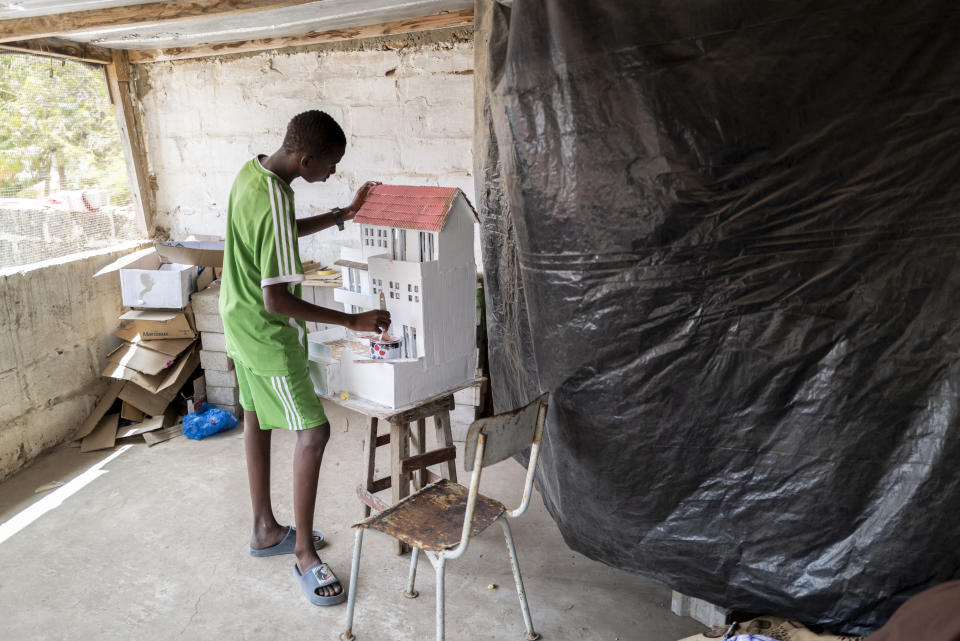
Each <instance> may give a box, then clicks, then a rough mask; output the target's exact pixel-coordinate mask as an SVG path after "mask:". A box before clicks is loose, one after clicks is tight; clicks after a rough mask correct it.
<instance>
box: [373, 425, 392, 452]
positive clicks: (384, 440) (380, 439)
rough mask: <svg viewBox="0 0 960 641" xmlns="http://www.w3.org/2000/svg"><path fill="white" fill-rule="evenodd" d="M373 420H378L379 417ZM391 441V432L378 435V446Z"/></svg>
mask: <svg viewBox="0 0 960 641" xmlns="http://www.w3.org/2000/svg"><path fill="white" fill-rule="evenodd" d="M371 420H374V421H375V420H377V419H376V418H373V419H371ZM389 442H390V435H389V434H381V435H380V436H378V437H377V447H380V446H381V445H386V444H387V443H389Z"/></svg>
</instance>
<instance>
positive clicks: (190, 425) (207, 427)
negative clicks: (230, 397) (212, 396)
mask: <svg viewBox="0 0 960 641" xmlns="http://www.w3.org/2000/svg"><path fill="white" fill-rule="evenodd" d="M237 423H239V421H238V420H237V417H236V416H234V415H233V414H231V413H230V412H228V411H227V410H222V409H220V408H219V407H216V406H214V405H211V404H210V403H203V404H202V405H201V406H200V411H199V412H194V413H191V414H187V415H186V416H184V417H183V435H184V436H186V437H187V438H192V439H197V440H200V439H202V438H206V437H208V436H211V435H213V434H216V433H217V432H222V431H224V430H232V429H233V428H235V427H236V426H237Z"/></svg>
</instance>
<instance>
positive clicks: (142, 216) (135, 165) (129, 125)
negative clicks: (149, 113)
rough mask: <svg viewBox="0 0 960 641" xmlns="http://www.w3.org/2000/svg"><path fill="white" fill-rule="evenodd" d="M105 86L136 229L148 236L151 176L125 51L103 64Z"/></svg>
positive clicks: (151, 204)
mask: <svg viewBox="0 0 960 641" xmlns="http://www.w3.org/2000/svg"><path fill="white" fill-rule="evenodd" d="M105 69H106V73H107V88H108V89H109V91H110V100H111V101H112V102H113V107H114V110H115V111H116V114H117V127H118V128H119V130H120V146H121V147H122V149H123V158H124V160H125V161H126V163H127V180H128V182H129V183H130V195H131V197H132V198H133V204H134V208H135V210H136V212H137V231H139V232H140V234H141V235H142V236H143V237H147V236H148V235H149V230H150V226H151V224H152V222H153V202H154V199H153V191H152V190H151V189H150V176H149V172H148V170H147V154H146V152H145V151H144V147H143V141H142V139H141V137H140V132H139V131H138V129H137V125H136V119H135V117H134V112H133V101H132V99H131V97H130V63H129V61H128V58H127V52H126V51H120V50H117V51H114V52H113V60H112V62H111V63H110V64H108V65H107V66H106V67H105Z"/></svg>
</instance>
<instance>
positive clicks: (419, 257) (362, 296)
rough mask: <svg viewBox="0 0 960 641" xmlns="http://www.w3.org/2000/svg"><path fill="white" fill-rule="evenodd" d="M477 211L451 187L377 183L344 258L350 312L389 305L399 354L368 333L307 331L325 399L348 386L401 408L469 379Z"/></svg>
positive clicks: (343, 295) (342, 295)
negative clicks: (355, 242)
mask: <svg viewBox="0 0 960 641" xmlns="http://www.w3.org/2000/svg"><path fill="white" fill-rule="evenodd" d="M475 219H476V214H475V213H474V210H473V207H472V206H471V205H470V203H469V201H468V200H467V198H466V196H465V195H464V194H463V192H462V191H460V190H459V189H456V188H447V187H414V186H401V185H378V186H377V187H375V188H374V189H373V190H372V191H371V193H370V195H369V197H368V198H367V201H366V202H365V203H364V206H363V208H362V209H361V210H360V212H359V213H358V214H357V216H356V218H355V219H354V222H356V223H358V224H359V225H360V238H361V246H360V248H359V249H356V248H344V249H342V250H341V259H340V260H339V261H337V264H338V265H339V266H340V268H341V269H342V270H343V287H341V288H338V289H336V290H335V291H334V298H335V300H336V301H337V302H338V303H341V304H342V305H343V307H344V310H345V311H347V312H351V313H357V312H361V311H366V310H370V309H376V308H377V307H378V306H379V305H380V300H381V297H380V295H381V294H383V301H384V302H385V304H386V308H387V309H388V310H389V311H390V314H391V320H392V325H391V326H390V329H389V331H388V332H387V333H388V334H389V337H390V338H393V339H394V340H395V341H397V340H398V341H399V342H400V347H399V350H397V351H396V352H395V353H394V355H395V356H397V357H395V358H386V359H384V358H383V356H382V355H381V354H380V353H379V352H378V351H376V350H371V347H370V337H369V336H359V335H355V334H353V333H352V332H348V331H345V330H343V329H342V328H333V329H329V330H325V331H323V332H316V333H313V334H311V335H310V353H311V361H312V364H311V373H312V375H313V378H314V384H315V386H316V388H317V391H318V392H319V393H320V394H322V395H326V396H334V395H337V394H340V393H341V392H348V393H349V394H350V395H352V396H358V397H361V398H365V399H367V400H370V401H373V402H375V403H379V404H382V405H385V406H387V407H393V408H395V407H401V406H404V405H407V404H409V403H413V402H416V401H418V400H422V399H424V398H428V397H430V396H432V395H435V394H437V393H439V392H442V391H444V390H447V389H450V388H451V387H453V386H456V385H459V384H461V383H463V382H466V381H468V380H471V379H472V378H473V377H474V374H475V369H476V331H475V328H476V266H475V262H474V257H473V224H474V221H475Z"/></svg>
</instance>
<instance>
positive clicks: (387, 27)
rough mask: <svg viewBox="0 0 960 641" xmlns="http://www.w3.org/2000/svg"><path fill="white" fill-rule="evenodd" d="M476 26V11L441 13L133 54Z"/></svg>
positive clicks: (206, 52)
mask: <svg viewBox="0 0 960 641" xmlns="http://www.w3.org/2000/svg"><path fill="white" fill-rule="evenodd" d="M472 24H473V9H464V10H462V11H453V12H450V13H439V14H435V15H430V16H421V17H417V18H405V19H403V20H394V21H392V22H384V23H380V24H370V25H360V26H356V27H346V28H343V29H333V30H330V31H315V32H311V33H307V34H304V35H301V36H283V37H277V38H260V39H257V40H241V41H238V42H221V43H218V44H209V45H201V46H197V47H171V48H168V49H139V50H136V51H131V52H130V62H131V63H132V64H143V63H146V62H161V61H164V60H184V59H186V58H205V57H208V56H223V55H228V54H232V53H248V52H251V51H263V50H265V49H280V48H283V47H302V46H307V45H315V44H323V43H327V42H338V41H341V40H356V39H359V38H376V37H378V36H389V35H398V34H401V33H410V32H414V31H429V30H431V29H443V28H446V27H465V26H468V25H472Z"/></svg>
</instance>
